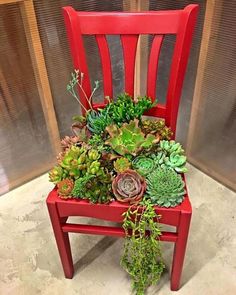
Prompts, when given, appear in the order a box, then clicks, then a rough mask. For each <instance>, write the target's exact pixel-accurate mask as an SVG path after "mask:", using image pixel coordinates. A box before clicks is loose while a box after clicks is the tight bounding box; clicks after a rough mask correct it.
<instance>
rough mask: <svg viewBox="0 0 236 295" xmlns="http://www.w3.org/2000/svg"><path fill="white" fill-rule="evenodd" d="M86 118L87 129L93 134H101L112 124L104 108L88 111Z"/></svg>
mask: <svg viewBox="0 0 236 295" xmlns="http://www.w3.org/2000/svg"><path fill="white" fill-rule="evenodd" d="M86 119H87V126H88V129H89V130H90V131H91V132H92V133H95V134H101V133H102V132H104V130H105V128H106V127H107V126H108V125H110V124H112V119H111V118H110V116H109V114H107V113H106V112H105V111H104V109H102V110H97V111H95V110H91V111H89V112H88V113H87V117H86Z"/></svg>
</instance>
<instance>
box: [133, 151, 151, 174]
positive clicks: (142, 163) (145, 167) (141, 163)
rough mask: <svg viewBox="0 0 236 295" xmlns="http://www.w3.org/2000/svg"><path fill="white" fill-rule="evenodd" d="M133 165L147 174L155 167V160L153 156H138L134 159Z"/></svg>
mask: <svg viewBox="0 0 236 295" xmlns="http://www.w3.org/2000/svg"><path fill="white" fill-rule="evenodd" d="M132 166H133V169H135V170H137V171H138V173H139V174H141V175H142V176H146V175H148V174H149V173H150V172H152V170H153V169H154V168H155V162H154V160H153V159H152V158H149V157H145V156H138V157H136V158H135V159H134V160H133V162H132Z"/></svg>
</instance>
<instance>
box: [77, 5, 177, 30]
mask: <svg viewBox="0 0 236 295" xmlns="http://www.w3.org/2000/svg"><path fill="white" fill-rule="evenodd" d="M77 14H78V18H79V20H80V24H81V33H82V34H84V35H94V34H96V33H97V32H99V33H100V34H105V35H123V34H124V35H126V34H132V35H137V34H176V33H177V32H178V24H179V20H180V17H181V10H169V11H144V12H115V13H114V12H89V11H88V12H82V11H78V12H77Z"/></svg>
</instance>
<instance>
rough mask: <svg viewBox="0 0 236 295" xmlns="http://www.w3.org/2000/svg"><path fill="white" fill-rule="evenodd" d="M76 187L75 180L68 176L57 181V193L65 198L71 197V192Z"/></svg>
mask: <svg viewBox="0 0 236 295" xmlns="http://www.w3.org/2000/svg"><path fill="white" fill-rule="evenodd" d="M73 187H74V181H73V180H72V179H69V178H66V179H63V180H61V181H60V182H58V183H57V193H58V195H59V196H60V197H61V198H63V199H67V198H71V196H70V194H71V192H72V190H73Z"/></svg>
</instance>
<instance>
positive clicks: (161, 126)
mask: <svg viewBox="0 0 236 295" xmlns="http://www.w3.org/2000/svg"><path fill="white" fill-rule="evenodd" d="M141 128H142V131H143V132H144V133H145V134H148V133H152V134H157V133H158V134H159V135H160V138H161V139H163V140H164V139H167V140H170V139H171V137H172V135H173V132H172V131H171V129H170V128H169V127H167V126H166V125H165V120H163V119H159V120H149V119H146V120H142V122H141Z"/></svg>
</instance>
